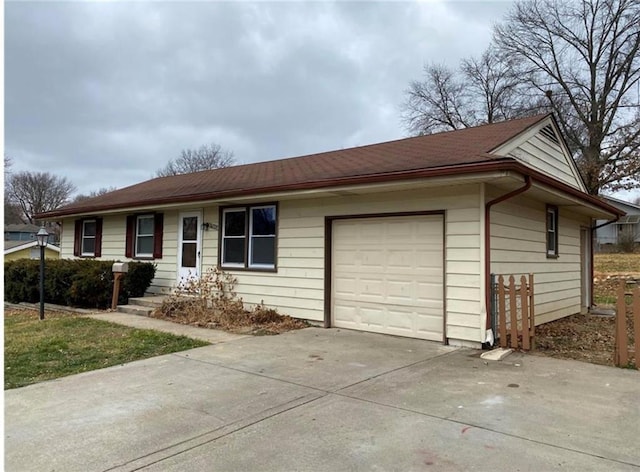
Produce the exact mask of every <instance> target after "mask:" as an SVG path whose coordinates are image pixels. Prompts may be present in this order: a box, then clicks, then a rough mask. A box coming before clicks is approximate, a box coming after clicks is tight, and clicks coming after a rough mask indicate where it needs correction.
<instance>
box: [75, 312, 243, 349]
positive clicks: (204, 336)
mask: <svg viewBox="0 0 640 472" xmlns="http://www.w3.org/2000/svg"><path fill="white" fill-rule="evenodd" d="M82 316H85V317H87V318H93V319H94V320H103V321H109V322H111V323H118V324H122V325H125V326H131V327H132V328H140V329H153V330H156V331H163V332H165V333H171V334H175V335H177V336H187V337H189V338H192V339H199V340H201V341H207V342H210V343H212V344H214V343H221V342H228V341H234V340H236V339H242V338H246V337H247V336H248V335H239V334H233V333H227V332H226V331H219V330H215V329H208V328H198V327H195V326H189V325H184V324H180V323H173V322H171V321H165V320H159V319H157V318H150V317H147V316H140V315H130V314H128V313H119V312H116V311H110V312H101V313H91V314H84V315H82Z"/></svg>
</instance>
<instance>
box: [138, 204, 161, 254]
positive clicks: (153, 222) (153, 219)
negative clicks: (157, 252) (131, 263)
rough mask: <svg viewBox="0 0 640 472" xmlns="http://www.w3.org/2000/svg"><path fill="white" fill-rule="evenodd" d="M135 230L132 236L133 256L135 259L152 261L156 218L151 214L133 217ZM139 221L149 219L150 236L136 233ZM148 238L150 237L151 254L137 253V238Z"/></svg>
mask: <svg viewBox="0 0 640 472" xmlns="http://www.w3.org/2000/svg"><path fill="white" fill-rule="evenodd" d="M135 216H136V220H135V229H134V236H133V254H134V257H135V258H137V259H145V258H146V259H153V245H154V244H155V226H156V218H155V215H154V214H153V213H148V214H143V215H135ZM141 219H148V220H149V219H150V220H151V223H152V230H151V233H150V234H142V235H141V234H140V233H139V232H138V231H139V229H140V220H141ZM140 237H143V238H148V237H151V252H139V250H138V238H140Z"/></svg>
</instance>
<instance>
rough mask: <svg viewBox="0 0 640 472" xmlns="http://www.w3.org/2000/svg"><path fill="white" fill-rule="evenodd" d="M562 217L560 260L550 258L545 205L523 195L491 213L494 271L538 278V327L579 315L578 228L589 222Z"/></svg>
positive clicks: (563, 214)
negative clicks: (530, 274) (531, 275)
mask: <svg viewBox="0 0 640 472" xmlns="http://www.w3.org/2000/svg"><path fill="white" fill-rule="evenodd" d="M498 194H499V193H495V195H493V196H491V197H490V198H494V197H495V196H497V195H498ZM558 214H559V221H558V228H557V229H558V258H553V259H549V258H547V239H546V238H547V233H546V205H545V204H544V203H541V202H535V201H532V200H530V199H527V198H526V197H522V196H520V197H516V198H514V199H512V200H508V201H506V202H502V203H499V204H497V205H495V206H494V207H492V210H491V272H493V273H495V274H503V275H510V274H514V275H523V274H528V273H533V274H534V276H535V279H534V285H535V314H536V324H541V323H546V322H548V321H552V320H555V319H558V318H561V317H563V316H567V315H571V314H574V313H579V312H580V310H581V306H580V305H581V277H580V267H581V266H580V227H581V226H589V219H588V218H586V217H585V218H579V217H577V216H576V217H575V219H574V218H572V217H570V216H571V215H572V213H571V211H570V210H568V209H567V210H566V211H563V208H562V207H559V209H558Z"/></svg>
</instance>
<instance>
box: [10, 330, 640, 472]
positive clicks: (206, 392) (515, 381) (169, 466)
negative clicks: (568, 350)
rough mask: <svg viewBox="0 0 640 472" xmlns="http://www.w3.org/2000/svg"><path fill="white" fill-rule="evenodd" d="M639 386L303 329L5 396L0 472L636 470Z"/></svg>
mask: <svg viewBox="0 0 640 472" xmlns="http://www.w3.org/2000/svg"><path fill="white" fill-rule="evenodd" d="M639 400H640V373H639V372H637V371H631V370H624V369H616V368H609V367H602V366H595V365H590V364H586V363H580V362H574V361H562V360H556V359H549V358H544V357H536V356H531V355H522V354H513V355H511V356H509V357H508V358H507V359H505V360H504V361H501V362H489V361H485V360H483V359H480V357H479V352H477V351H471V350H464V349H455V348H451V347H446V346H442V345H439V344H435V343H430V342H426V341H419V340H414V339H405V338H396V337H392V336H382V335H375V334H370V333H360V332H351V331H347V330H338V329H321V328H308V329H304V330H300V331H294V332H290V333H285V334H282V335H279V336H262V337H246V338H242V339H234V340H233V341H231V342H222V343H217V344H213V345H210V346H206V347H202V348H198V349H193V350H190V351H184V352H181V353H175V354H170V355H166V356H160V357H156V358H152V359H147V360H143V361H138V362H132V363H130V364H126V365H123V366H117V367H111V368H107V369H103V370H98V371H93V372H87V373H84V374H79V375H75V376H71V377H66V378H62V379H58V380H55V381H50V382H43V383H40V384H36V385H32V386H28V387H24V388H20V389H15V390H9V391H7V392H5V435H6V437H5V467H6V470H8V471H53V470H55V471H107V470H108V471H134V470H146V471H185V470H189V471H211V470H215V471H254V470H260V471H289V470H297V471H306V470H309V471H332V472H333V471H354V470H378V471H385V470H398V471H411V470H425V469H428V470H452V471H466V470H481V471H485V470H487V471H489V470H491V471H503V470H504V471H514V470H531V471H539V470H544V471H547V470H564V471H566V470H580V471H582V470H593V471H604V470H606V471H617V470H634V471H636V472H638V471H640V447H639V444H638V437H640V401H639Z"/></svg>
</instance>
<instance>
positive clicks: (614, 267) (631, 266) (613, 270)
mask: <svg viewBox="0 0 640 472" xmlns="http://www.w3.org/2000/svg"><path fill="white" fill-rule="evenodd" d="M593 272H594V277H598V276H599V275H600V276H605V277H606V276H608V275H616V274H625V275H638V276H640V253H634V254H629V253H627V254H595V255H594V262H593Z"/></svg>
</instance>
